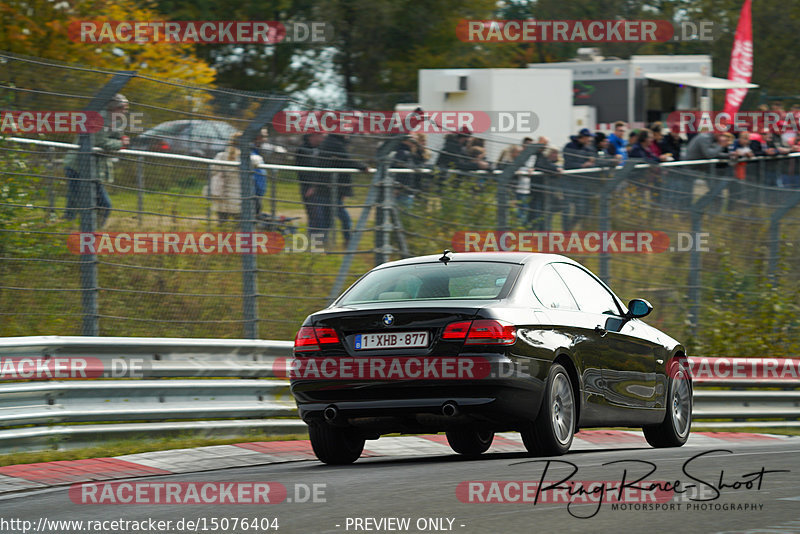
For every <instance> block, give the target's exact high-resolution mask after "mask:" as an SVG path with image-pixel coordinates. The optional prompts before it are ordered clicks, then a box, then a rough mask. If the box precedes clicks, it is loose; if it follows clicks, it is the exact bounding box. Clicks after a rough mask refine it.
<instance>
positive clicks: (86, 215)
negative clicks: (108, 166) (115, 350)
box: [77, 72, 136, 336]
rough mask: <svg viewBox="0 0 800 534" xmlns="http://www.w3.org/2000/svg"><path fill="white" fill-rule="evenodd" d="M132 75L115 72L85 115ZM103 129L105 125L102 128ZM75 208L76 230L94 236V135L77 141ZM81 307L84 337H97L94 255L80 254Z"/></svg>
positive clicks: (101, 107)
mask: <svg viewBox="0 0 800 534" xmlns="http://www.w3.org/2000/svg"><path fill="white" fill-rule="evenodd" d="M135 75H136V73H135V72H119V73H117V74H115V75H114V76H113V77H112V78H111V80H110V81H109V82H108V83H107V84H106V85H104V86H103V88H102V89H100V90H99V91H98V92H97V93H96V94H95V95H94V97H93V98H92V100H91V102H89V105H88V106H87V107H86V110H85V111H87V112H96V113H100V112H101V111H104V110H105V109H106V108H107V107H108V103H109V102H110V101H111V98H112V97H113V96H114V95H115V94H117V92H119V90H120V89H122V88H123V87H124V86H125V84H127V83H128V81H129V80H130V79H131V78H132V77H133V76H135ZM103 126H104V127H107V125H105V124H104V125H103ZM78 145H79V147H80V148H78V178H77V179H78V180H79V186H80V189H79V194H78V206H79V207H80V210H81V224H80V230H81V233H82V234H94V233H95V231H96V230H97V209H96V208H97V183H96V182H95V178H96V176H97V174H96V173H95V168H94V165H95V158H94V156H93V149H94V134H91V133H85V134H81V135H80V136H79V137H78ZM80 273H81V274H80V277H81V307H82V313H83V327H82V330H81V334H82V335H84V336H98V335H100V324H99V307H98V302H97V292H98V283H97V255H96V254H81V269H80Z"/></svg>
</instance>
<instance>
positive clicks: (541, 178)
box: [530, 137, 562, 232]
mask: <svg viewBox="0 0 800 534" xmlns="http://www.w3.org/2000/svg"><path fill="white" fill-rule="evenodd" d="M539 140H540V142H542V141H544V143H543V144H545V145H546V144H547V143H548V140H547V138H546V137H540V138H539ZM533 170H534V172H536V173H539V174H537V175H534V177H533V179H532V181H531V183H532V184H533V191H531V196H530V210H531V213H530V220H531V224H532V226H533V229H534V230H537V231H540V232H544V231H548V230H550V216H551V215H552V214H553V213H557V212H559V211H561V207H562V199H561V198H559V197H560V195H561V194H560V192H558V189H559V188H558V187H557V186H554V184H556V182H557V181H558V180H559V179H560V175H561V167H559V165H558V149H557V148H555V147H549V148H545V149H543V150H542V151H541V152H540V153H539V155H538V157H537V158H536V164H535V165H534V167H533ZM548 184H553V185H550V187H547V185H548ZM548 207H549V210H548Z"/></svg>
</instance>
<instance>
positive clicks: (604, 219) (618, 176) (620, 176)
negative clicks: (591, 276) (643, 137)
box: [599, 161, 636, 285]
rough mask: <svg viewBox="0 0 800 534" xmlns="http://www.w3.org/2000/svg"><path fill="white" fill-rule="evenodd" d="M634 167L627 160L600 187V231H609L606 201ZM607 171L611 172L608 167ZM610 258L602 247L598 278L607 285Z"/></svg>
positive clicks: (609, 218) (609, 281)
mask: <svg viewBox="0 0 800 534" xmlns="http://www.w3.org/2000/svg"><path fill="white" fill-rule="evenodd" d="M635 168H636V163H634V162H632V161H627V162H626V163H625V166H624V167H622V169H620V170H619V171H616V172H615V173H614V175H613V176H610V177H609V178H608V180H607V181H606V182H605V183H604V184H603V186H602V187H601V188H600V231H601V232H603V234H601V235H604V233H605V232H610V231H611V213H610V212H609V206H608V201H609V199H610V198H611V194H612V193H613V192H614V191H616V190H617V187H619V184H621V183H622V182H624V181H625V180H627V179H628V176H629V175H630V173H631V172H633V170H634V169H635ZM608 172H611V169H609V171H608ZM610 260H611V256H610V254H609V253H608V251H607V250H605V249H602V250H601V252H600V269H599V271H600V278H601V279H602V280H603V282H605V283H606V284H607V285H611V268H610Z"/></svg>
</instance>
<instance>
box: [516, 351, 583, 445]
mask: <svg viewBox="0 0 800 534" xmlns="http://www.w3.org/2000/svg"><path fill="white" fill-rule="evenodd" d="M576 414H577V410H576V409H575V392H574V391H573V389H572V382H571V381H570V379H569V375H567V371H566V370H565V369H564V367H563V366H562V365H561V364H558V363H554V364H553V365H552V366H551V367H550V372H549V373H548V375H547V383H546V384H545V388H544V396H543V397H542V406H541V408H539V415H538V416H537V417H536V420H535V421H532V422H530V423H528V424H527V425H526V426H525V427H524V428H523V429H522V430H521V431H520V434H521V435H522V442H523V443H524V444H525V448H526V449H528V452H529V453H531V454H532V455H534V456H561V455H562V454H564V453H566V452H567V451H568V450H569V448H570V447H571V446H572V439H573V437H574V435H575V416H576Z"/></svg>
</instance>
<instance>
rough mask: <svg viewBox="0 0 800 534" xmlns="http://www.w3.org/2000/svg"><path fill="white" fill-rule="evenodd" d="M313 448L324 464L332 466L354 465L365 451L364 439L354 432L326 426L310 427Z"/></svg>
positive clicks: (309, 433) (309, 432)
mask: <svg viewBox="0 0 800 534" xmlns="http://www.w3.org/2000/svg"><path fill="white" fill-rule="evenodd" d="M308 435H309V437H310V438H311V448H312V449H314V454H316V455H317V458H319V460H320V461H321V462H323V463H326V464H330V465H346V464H352V463H353V462H355V461H356V460H358V457H359V456H361V452H362V451H363V450H364V441H365V440H364V438H363V437H362V436H361V435H359V434H358V433H356V432H355V431H354V430H351V429H348V428H338V427H334V426H330V425H326V424H319V425H311V426H309V427H308Z"/></svg>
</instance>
